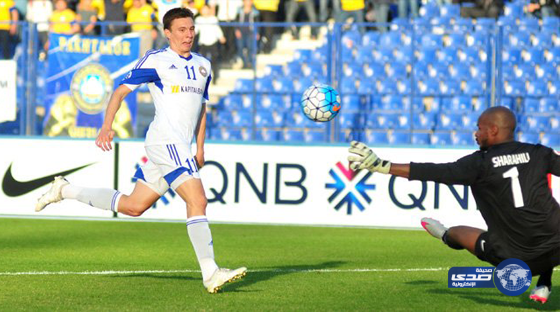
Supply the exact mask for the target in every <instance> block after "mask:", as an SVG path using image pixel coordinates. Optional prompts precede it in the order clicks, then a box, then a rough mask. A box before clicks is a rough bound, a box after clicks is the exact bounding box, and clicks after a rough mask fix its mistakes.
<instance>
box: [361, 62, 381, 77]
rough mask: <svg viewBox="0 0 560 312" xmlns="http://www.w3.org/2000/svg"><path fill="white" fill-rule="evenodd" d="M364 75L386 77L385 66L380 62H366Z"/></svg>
mask: <svg viewBox="0 0 560 312" xmlns="http://www.w3.org/2000/svg"><path fill="white" fill-rule="evenodd" d="M363 75H364V77H367V78H376V77H384V76H385V68H384V66H383V65H381V64H379V63H374V62H372V63H365V64H364V67H363Z"/></svg>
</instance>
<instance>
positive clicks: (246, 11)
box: [235, 0, 259, 68]
mask: <svg viewBox="0 0 560 312" xmlns="http://www.w3.org/2000/svg"><path fill="white" fill-rule="evenodd" d="M258 16H259V12H258V11H257V10H256V9H255V8H254V7H253V0H243V8H241V9H240V10H239V13H238V14H237V21H238V22H240V23H248V24H253V23H254V22H255V20H256V19H257V17H258ZM235 37H236V38H237V41H236V42H237V55H238V56H239V57H240V58H241V59H242V60H243V68H252V67H253V54H254V53H255V49H254V48H253V47H254V45H255V39H256V38H255V36H254V27H253V26H241V27H238V29H236V30H235Z"/></svg>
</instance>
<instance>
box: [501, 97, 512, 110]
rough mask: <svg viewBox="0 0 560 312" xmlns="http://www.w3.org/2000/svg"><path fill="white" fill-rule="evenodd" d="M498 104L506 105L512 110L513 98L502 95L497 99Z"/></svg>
mask: <svg viewBox="0 0 560 312" xmlns="http://www.w3.org/2000/svg"><path fill="white" fill-rule="evenodd" d="M498 106H504V107H507V108H509V109H511V110H513V111H515V110H516V109H515V107H514V106H515V103H514V102H513V98H511V97H509V96H503V97H502V98H501V99H499V100H498Z"/></svg>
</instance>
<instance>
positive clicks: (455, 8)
mask: <svg viewBox="0 0 560 312" xmlns="http://www.w3.org/2000/svg"><path fill="white" fill-rule="evenodd" d="M439 15H440V16H448V17H455V18H458V17H460V16H461V6H460V5H459V4H444V5H442V6H441V7H440V8H439Z"/></svg>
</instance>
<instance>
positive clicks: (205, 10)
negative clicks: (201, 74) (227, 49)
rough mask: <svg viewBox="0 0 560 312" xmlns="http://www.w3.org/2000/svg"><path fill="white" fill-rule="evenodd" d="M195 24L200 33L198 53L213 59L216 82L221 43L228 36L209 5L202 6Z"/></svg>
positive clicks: (218, 72)
mask: <svg viewBox="0 0 560 312" xmlns="http://www.w3.org/2000/svg"><path fill="white" fill-rule="evenodd" d="M194 24H195V25H196V28H195V30H196V33H197V35H198V53H199V54H200V55H202V56H204V57H205V58H207V59H209V60H210V61H212V65H213V66H212V71H213V74H212V77H213V78H212V83H216V80H218V78H219V74H220V61H221V60H220V58H219V55H220V53H219V44H220V43H225V42H226V38H225V37H224V33H223V32H222V28H221V27H220V25H219V24H218V18H217V17H216V15H214V14H213V11H212V9H211V8H210V6H208V5H205V6H203V7H202V10H200V15H199V16H198V17H197V18H195V20H194Z"/></svg>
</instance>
